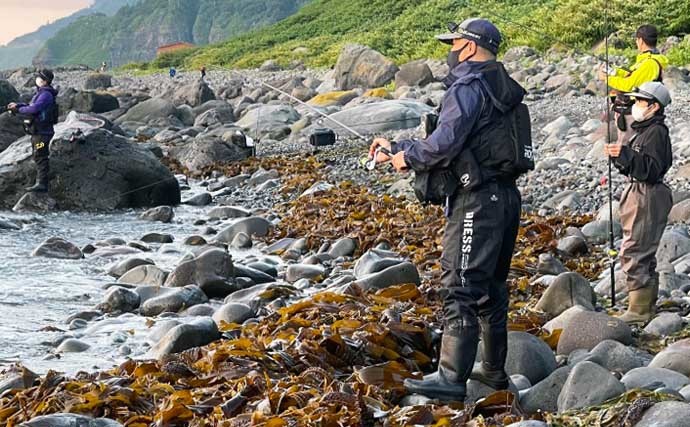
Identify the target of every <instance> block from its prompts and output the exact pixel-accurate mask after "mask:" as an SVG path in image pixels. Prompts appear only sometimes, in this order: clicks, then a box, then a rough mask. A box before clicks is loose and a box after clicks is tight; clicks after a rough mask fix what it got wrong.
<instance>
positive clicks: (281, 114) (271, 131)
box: [235, 104, 301, 139]
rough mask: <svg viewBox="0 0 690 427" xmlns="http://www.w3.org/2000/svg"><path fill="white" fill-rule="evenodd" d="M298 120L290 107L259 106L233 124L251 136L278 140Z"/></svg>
mask: <svg viewBox="0 0 690 427" xmlns="http://www.w3.org/2000/svg"><path fill="white" fill-rule="evenodd" d="M300 118H301V116H300V114H299V113H298V112H297V110H295V109H294V108H292V106H290V105H286V104H278V105H260V106H257V107H254V108H251V109H249V110H247V112H246V113H245V114H244V116H243V117H242V118H241V119H240V120H238V121H237V123H235V124H236V125H237V126H239V127H241V128H242V129H244V130H246V131H248V132H249V133H250V134H251V135H257V134H259V135H260V136H265V137H268V138H272V139H280V138H284V137H285V136H287V135H289V134H290V125H292V124H293V123H295V122H296V121H298V120H299V119H300Z"/></svg>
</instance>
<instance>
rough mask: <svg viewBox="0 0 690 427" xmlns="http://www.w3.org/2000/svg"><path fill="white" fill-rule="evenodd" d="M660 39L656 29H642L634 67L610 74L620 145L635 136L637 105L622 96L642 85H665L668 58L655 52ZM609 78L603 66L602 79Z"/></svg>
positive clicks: (614, 70) (600, 76)
mask: <svg viewBox="0 0 690 427" xmlns="http://www.w3.org/2000/svg"><path fill="white" fill-rule="evenodd" d="M658 37H659V33H658V31H657V29H656V27H655V26H653V25H649V24H645V25H642V26H640V27H639V28H638V29H637V31H636V32H635V43H636V44H637V50H638V51H639V52H640V54H639V55H637V59H636V61H635V64H633V66H632V67H630V69H629V70H627V69H625V68H614V69H611V70H609V75H608V85H609V88H610V89H611V90H612V92H613V94H615V95H617V96H616V100H615V101H614V107H613V110H614V111H615V113H616V126H617V127H618V129H619V132H618V141H617V143H618V144H627V143H628V141H630V138H631V137H632V135H633V134H634V133H635V131H634V130H633V129H632V127H631V125H632V123H633V121H634V120H633V118H632V115H631V113H632V105H633V104H634V102H633V101H632V100H630V99H629V97H626V96H624V95H623V94H624V93H629V92H631V91H633V90H634V89H636V88H638V87H640V86H641V85H642V84H643V83H647V82H661V81H663V76H664V68H666V67H667V66H668V58H666V57H665V56H664V55H662V54H660V53H659V51H658V50H657V49H656V45H657V39H658ZM606 74H607V70H606V66H605V65H604V66H603V67H602V68H601V69H600V70H599V79H600V80H602V81H605V80H606V79H607V75H606Z"/></svg>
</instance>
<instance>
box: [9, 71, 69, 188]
mask: <svg viewBox="0 0 690 427" xmlns="http://www.w3.org/2000/svg"><path fill="white" fill-rule="evenodd" d="M54 78H55V75H54V74H53V72H52V71H51V70H48V69H44V70H40V71H39V72H38V73H36V87H37V88H38V90H37V92H36V94H35V95H34V97H33V98H32V99H31V103H30V104H17V103H14V102H13V103H11V104H9V105H8V106H7V108H8V109H9V110H12V111H14V112H16V113H18V114H20V115H23V116H25V117H28V121H25V122H24V131H25V132H26V133H27V134H29V135H31V148H32V151H33V157H34V162H35V163H36V183H35V184H34V185H33V186H32V187H29V188H27V189H26V191H29V192H37V193H45V192H46V191H48V184H49V182H50V178H49V176H48V174H49V171H50V167H49V156H50V140H51V139H53V136H54V135H55V128H54V126H55V125H56V124H57V122H58V114H59V112H58V106H57V94H58V91H57V90H55V89H54V88H53V86H52V84H53V79H54Z"/></svg>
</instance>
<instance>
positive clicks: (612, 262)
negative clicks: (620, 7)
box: [604, 0, 618, 307]
mask: <svg viewBox="0 0 690 427" xmlns="http://www.w3.org/2000/svg"><path fill="white" fill-rule="evenodd" d="M608 14H609V3H608V1H606V0H604V21H605V24H604V26H605V28H606V26H607V24H608V23H609V20H608ZM609 33H610V32H607V35H606V39H605V42H604V43H605V49H606V66H607V67H608V63H609V62H608V60H609V37H608V34H609ZM607 71H608V70H607ZM608 88H609V73H608V72H607V73H606V90H607V92H606V94H605V95H606V142H607V144H608V145H611V97H610V96H609V95H608ZM608 169H609V170H608V172H609V182H608V184H609V185H608V187H609V188H608V190H609V250H608V256H609V272H610V274H611V307H613V306H615V305H616V271H615V267H616V258H617V257H618V251H617V250H616V247H615V244H616V242H615V237H614V234H613V158H612V157H611V156H608Z"/></svg>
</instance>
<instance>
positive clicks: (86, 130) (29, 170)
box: [0, 112, 180, 210]
mask: <svg viewBox="0 0 690 427" xmlns="http://www.w3.org/2000/svg"><path fill="white" fill-rule="evenodd" d="M105 126H106V123H105V120H102V119H99V118H96V117H92V116H88V115H83V114H77V113H74V112H72V113H70V115H69V116H68V119H67V121H65V122H64V123H60V124H59V125H58V126H57V127H56V134H55V137H54V138H53V140H52V141H51V144H50V146H51V150H50V151H51V155H50V166H51V175H52V176H53V177H56V179H53V180H52V182H51V184H50V195H51V196H52V197H53V198H54V199H55V200H56V201H57V203H58V206H59V208H60V209H88V210H108V209H116V208H129V207H147V206H159V205H177V204H179V203H180V186H179V184H178V182H177V180H176V179H175V177H174V176H173V174H172V173H171V172H170V171H169V170H168V169H167V168H166V167H165V166H163V164H161V162H160V160H158V158H157V157H156V156H155V155H154V154H153V153H152V152H151V151H150V150H147V149H146V148H142V147H141V146H139V145H137V144H133V143H131V142H130V141H128V140H127V139H125V138H123V137H121V136H119V135H115V134H113V133H112V132H110V131H109V130H107V129H106V127H105ZM77 129H80V130H81V131H82V132H83V136H82V137H81V138H80V140H79V141H78V142H74V143H72V142H70V139H71V137H72V135H73V133H74V132H75V131H76V130H77ZM34 176H35V166H34V163H33V161H32V159H31V146H30V144H29V142H28V140H27V138H22V139H20V140H18V141H17V142H15V143H13V144H12V145H11V146H10V147H9V148H8V149H7V150H5V151H4V152H2V153H0V209H6V208H10V207H12V205H13V204H14V203H16V202H17V200H19V198H20V197H21V196H22V194H23V188H24V187H26V186H28V185H29V184H31V183H32V181H33V179H34Z"/></svg>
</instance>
